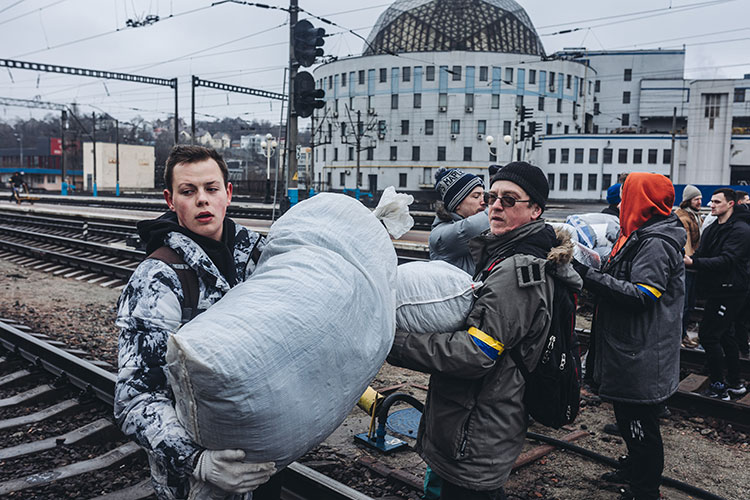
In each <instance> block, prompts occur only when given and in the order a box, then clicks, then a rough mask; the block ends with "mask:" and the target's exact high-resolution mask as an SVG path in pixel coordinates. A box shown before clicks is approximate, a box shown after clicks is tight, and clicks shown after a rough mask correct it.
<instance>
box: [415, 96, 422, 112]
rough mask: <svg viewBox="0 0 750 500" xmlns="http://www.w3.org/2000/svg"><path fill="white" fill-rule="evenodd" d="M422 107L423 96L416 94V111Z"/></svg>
mask: <svg viewBox="0 0 750 500" xmlns="http://www.w3.org/2000/svg"><path fill="white" fill-rule="evenodd" d="M421 107H422V94H414V109H419V108H421Z"/></svg>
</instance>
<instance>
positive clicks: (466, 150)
mask: <svg viewBox="0 0 750 500" xmlns="http://www.w3.org/2000/svg"><path fill="white" fill-rule="evenodd" d="M464 161H471V146H468V147H464Z"/></svg>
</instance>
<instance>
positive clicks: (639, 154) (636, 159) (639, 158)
mask: <svg viewBox="0 0 750 500" xmlns="http://www.w3.org/2000/svg"><path fill="white" fill-rule="evenodd" d="M633 163H643V150H642V149H634V150H633Z"/></svg>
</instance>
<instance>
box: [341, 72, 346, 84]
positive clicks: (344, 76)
mask: <svg viewBox="0 0 750 500" xmlns="http://www.w3.org/2000/svg"><path fill="white" fill-rule="evenodd" d="M341 86H342V87H346V73H341Z"/></svg>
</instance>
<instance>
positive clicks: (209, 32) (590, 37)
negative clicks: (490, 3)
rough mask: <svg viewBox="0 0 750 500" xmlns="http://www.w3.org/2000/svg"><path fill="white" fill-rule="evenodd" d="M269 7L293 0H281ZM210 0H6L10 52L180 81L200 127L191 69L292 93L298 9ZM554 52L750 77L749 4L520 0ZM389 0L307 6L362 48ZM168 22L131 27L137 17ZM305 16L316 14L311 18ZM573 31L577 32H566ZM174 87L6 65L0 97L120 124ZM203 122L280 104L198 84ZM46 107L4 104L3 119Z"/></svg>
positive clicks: (268, 116)
mask: <svg viewBox="0 0 750 500" xmlns="http://www.w3.org/2000/svg"><path fill="white" fill-rule="evenodd" d="M263 1H264V3H268V4H270V5H278V6H284V4H282V3H276V2H275V1H274V0H263ZM212 3H213V2H212V1H211V0H161V1H160V0H0V58H4V59H17V60H23V61H32V62H44V63H52V64H59V65H64V66H74V67H80V68H91V69H100V70H114V71H120V72H129V73H135V74H139V75H146V76H155V77H161V78H174V77H177V78H178V79H179V83H180V95H179V106H180V115H181V117H183V119H185V120H186V122H188V123H189V113H190V75H197V76H199V77H201V78H203V79H206V80H215V81H220V82H225V83H232V84H236V85H241V86H245V87H252V88H257V89H263V90H270V91H274V92H282V83H283V77H284V67H285V66H286V64H287V60H288V49H287V42H288V36H289V34H288V25H287V14H286V12H284V11H281V10H267V9H260V8H258V7H254V6H248V5H239V4H237V3H229V2H227V3H221V2H216V3H219V5H213V6H212ZM519 3H520V4H521V6H522V7H524V8H525V9H526V12H527V13H528V15H529V16H530V18H531V20H532V22H533V23H534V25H535V26H536V29H537V32H538V33H539V34H540V35H541V39H542V42H543V44H544V47H545V50H546V52H547V54H551V53H553V52H555V51H557V50H560V49H562V48H565V47H587V48H588V49H591V50H601V49H606V50H613V49H633V48H634V49H653V48H659V47H661V48H681V47H682V45H683V44H684V45H685V46H686V50H687V55H686V61H685V76H686V78H742V76H743V74H745V73H750V23H749V22H748V20H749V19H750V0H713V1H712V0H630V1H628V2H614V1H611V0H563V1H558V2H552V1H551V0H520V1H519ZM388 5H390V2H384V1H382V0H355V1H344V0H300V7H302V8H303V9H305V10H307V11H308V12H310V13H312V14H314V15H317V16H321V17H325V18H328V19H330V20H331V21H333V22H335V23H336V24H337V25H339V26H340V27H336V26H330V25H323V24H322V23H320V22H319V21H316V20H314V19H311V21H312V22H313V24H316V25H321V26H324V27H325V28H326V30H327V31H328V33H334V34H335V35H334V36H330V37H327V38H326V45H325V47H324V48H325V51H326V54H331V55H335V56H338V57H340V58H343V57H346V56H348V55H358V54H360V53H361V52H362V46H363V42H362V40H361V39H359V38H357V37H355V36H354V35H352V34H350V33H348V32H347V31H348V30H353V31H355V32H356V33H358V34H360V35H361V36H362V37H364V38H367V36H368V34H369V33H370V31H371V29H372V27H373V25H374V24H375V21H376V20H377V18H378V16H379V15H380V14H381V13H382V12H383V11H385V9H386V8H387V7H388ZM147 15H156V16H159V19H160V20H159V21H158V22H156V23H153V24H151V25H148V26H145V27H135V28H129V27H127V22H128V20H134V21H144V20H145V19H146V16H147ZM300 17H301V18H305V17H306V15H305V14H301V16H300ZM562 30H575V31H573V32H571V33H567V34H557V32H559V31H562ZM173 95H174V93H173V91H172V90H171V89H169V88H166V87H158V86H150V85H142V84H134V83H126V82H118V81H113V80H99V79H93V78H85V77H72V76H64V75H57V74H52V73H37V72H33V71H25V70H18V69H14V70H10V71H9V70H8V69H7V68H0V97H12V98H18V99H39V100H42V101H49V102H56V103H71V102H73V101H76V102H77V103H79V105H80V111H81V112H83V113H91V112H92V111H97V112H107V113H109V114H111V115H112V116H114V117H116V118H119V119H121V120H129V119H131V118H132V117H134V116H136V115H140V116H143V117H145V118H147V119H149V120H151V119H156V118H166V117H167V116H168V115H169V114H171V113H173V109H174V100H173V99H174V97H173ZM196 107H197V110H198V112H199V113H201V114H199V115H198V119H211V118H213V117H225V116H230V117H235V116H239V117H241V118H244V119H247V120H252V119H265V120H270V121H272V122H278V120H279V116H280V111H281V108H280V102H279V101H269V100H266V99H261V98H257V97H253V96H243V95H240V94H228V93H226V92H221V91H216V90H210V89H205V88H199V89H197V90H196ZM44 113H47V112H40V111H33V110H29V109H24V108H18V107H2V106H0V120H5V121H12V120H14V119H16V118H17V117H22V118H28V117H30V116H35V117H40V116H43V114H44Z"/></svg>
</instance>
